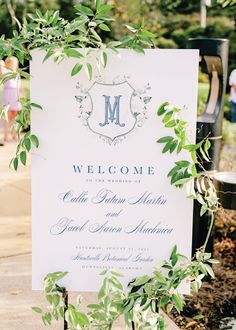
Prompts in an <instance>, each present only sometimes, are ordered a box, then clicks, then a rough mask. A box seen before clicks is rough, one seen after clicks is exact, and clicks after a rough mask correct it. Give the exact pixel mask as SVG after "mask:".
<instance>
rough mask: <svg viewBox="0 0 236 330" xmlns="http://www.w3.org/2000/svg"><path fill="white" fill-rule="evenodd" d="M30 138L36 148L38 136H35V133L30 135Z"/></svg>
mask: <svg viewBox="0 0 236 330" xmlns="http://www.w3.org/2000/svg"><path fill="white" fill-rule="evenodd" d="M30 140H31V141H32V143H33V144H34V146H35V147H36V148H38V147H39V140H38V138H37V136H36V135H34V134H33V135H30Z"/></svg>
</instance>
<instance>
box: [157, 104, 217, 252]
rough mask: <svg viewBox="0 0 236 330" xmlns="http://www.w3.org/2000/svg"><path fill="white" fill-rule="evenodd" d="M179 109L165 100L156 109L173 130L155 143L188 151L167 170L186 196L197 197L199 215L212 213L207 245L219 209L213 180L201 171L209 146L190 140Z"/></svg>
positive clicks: (167, 126)
mask: <svg viewBox="0 0 236 330" xmlns="http://www.w3.org/2000/svg"><path fill="white" fill-rule="evenodd" d="M179 114H180V109H178V108H175V107H174V106H172V105H170V104H169V103H168V102H165V103H163V104H162V105H160V107H159V108H158V110H157V115H158V116H161V117H162V123H163V125H164V126H165V127H166V128H170V129H171V130H172V135H168V136H165V137H161V138H160V139H159V140H157V142H158V143H161V144H164V147H163V149H162V153H168V152H169V153H170V154H171V153H173V152H174V151H176V152H177V154H179V153H180V152H181V151H187V152H188V153H189V159H187V160H185V159H184V160H180V161H177V162H176V163H175V166H174V167H173V168H172V169H171V170H170V171H169V173H168V177H169V178H170V182H171V184H172V185H174V186H175V187H177V188H183V187H184V186H185V187H186V190H187V195H188V197H189V198H192V199H196V200H197V201H198V202H199V203H200V204H201V211H200V215H201V216H202V215H203V214H204V213H206V212H208V213H209V214H210V215H211V225H210V228H209V231H208V234H207V237H206V240H205V243H204V246H203V249H204V248H205V247H206V245H207V242H208V239H209V235H210V232H211V229H212V227H213V223H214V213H215V212H216V211H217V210H218V209H219V206H220V205H219V202H218V197H217V193H216V189H215V187H214V184H213V182H212V179H211V178H210V177H209V176H208V175H207V174H203V173H204V172H205V171H204V168H203V166H202V163H203V161H207V162H208V161H210V159H209V153H208V151H209V149H210V147H211V142H210V140H209V139H208V138H205V139H204V140H202V141H201V142H199V143H198V144H192V143H190V142H189V136H190V132H188V130H187V122H186V121H185V120H183V119H181V117H180V115H179ZM197 166H199V167H200V168H201V169H202V174H200V173H198V172H197Z"/></svg>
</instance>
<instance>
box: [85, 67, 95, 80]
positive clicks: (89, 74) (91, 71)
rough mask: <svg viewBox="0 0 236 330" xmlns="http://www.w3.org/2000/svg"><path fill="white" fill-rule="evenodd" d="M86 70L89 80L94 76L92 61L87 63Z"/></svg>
mask: <svg viewBox="0 0 236 330" xmlns="http://www.w3.org/2000/svg"><path fill="white" fill-rule="evenodd" d="M85 72H86V74H87V76H88V78H89V80H91V79H92V76H93V67H92V65H91V64H90V63H87V64H86V67H85Z"/></svg>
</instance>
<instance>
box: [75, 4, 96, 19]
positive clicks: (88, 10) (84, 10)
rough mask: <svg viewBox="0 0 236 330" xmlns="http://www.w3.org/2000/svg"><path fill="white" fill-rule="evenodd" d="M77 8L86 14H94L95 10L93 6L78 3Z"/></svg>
mask: <svg viewBox="0 0 236 330" xmlns="http://www.w3.org/2000/svg"><path fill="white" fill-rule="evenodd" d="M75 9H76V10H78V11H79V12H80V13H81V14H83V15H86V16H93V15H94V14H93V11H92V9H91V8H89V7H86V6H83V5H80V4H79V5H76V6H75Z"/></svg>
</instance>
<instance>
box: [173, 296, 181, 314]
mask: <svg viewBox="0 0 236 330" xmlns="http://www.w3.org/2000/svg"><path fill="white" fill-rule="evenodd" d="M171 298H172V301H173V303H174V305H175V308H176V310H177V312H178V313H180V312H182V310H183V299H181V297H180V295H179V294H178V293H173V294H172V296H171Z"/></svg>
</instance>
